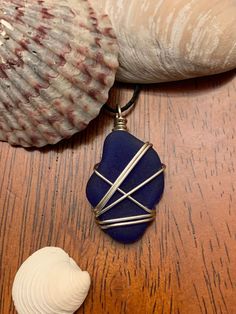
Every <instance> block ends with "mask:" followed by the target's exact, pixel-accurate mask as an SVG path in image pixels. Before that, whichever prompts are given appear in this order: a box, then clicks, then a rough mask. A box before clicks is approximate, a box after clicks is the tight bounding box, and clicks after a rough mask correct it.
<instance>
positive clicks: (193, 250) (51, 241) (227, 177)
mask: <svg viewBox="0 0 236 314" xmlns="http://www.w3.org/2000/svg"><path fill="white" fill-rule="evenodd" d="M129 96H130V91H128V90H124V89H122V90H120V89H119V91H114V92H113V93H112V96H111V99H120V100H125V99H128V98H129ZM111 126H112V119H111V118H110V117H108V116H104V115H103V116H101V117H99V118H98V119H97V120H95V121H94V122H92V123H91V125H90V126H89V128H88V129H87V130H86V131H84V132H82V133H81V134H78V135H76V136H74V137H73V139H71V140H69V141H67V142H64V143H60V144H59V145H56V146H55V147H47V148H44V149H41V150H25V149H22V148H12V147H10V146H9V145H8V144H6V143H0V228H1V229H0V267H1V269H0V271H1V274H0V276H1V277H0V302H1V303H0V313H4V314H8V313H14V310H13V305H12V303H11V287H12V282H13V278H14V275H15V273H16V270H17V268H18V267H19V265H20V264H21V263H22V262H23V261H24V260H25V259H26V258H27V257H28V256H29V255H30V254H31V253H33V252H34V251H35V250H37V249H39V248H41V247H44V246H48V245H52V246H59V247H62V248H64V249H65V250H66V251H67V252H68V253H69V254H70V255H71V256H72V257H73V258H74V259H75V260H76V261H77V262H78V263H79V265H80V266H81V267H82V268H84V269H87V270H88V271H89V272H90V274H91V277H92V286H91V290H90V293H89V295H88V298H87V299H86V302H85V303H84V306H83V307H82V308H81V310H80V311H79V313H86V314H99V313H110V314H118V313H122V314H123V313H125V314H126V313H127V314H129V313H135V314H139V313H140V314H151V313H158V314H159V313H178V314H198V313H230V314H234V313H236V77H235V71H233V72H230V73H226V74H222V75H217V76H214V77H209V78H201V79H195V80H190V81H184V82H177V83H168V84H162V85H156V86H151V87H147V88H145V89H144V91H143V92H142V95H141V97H140V100H139V103H138V105H137V107H136V108H135V110H134V111H133V112H132V113H131V114H130V115H129V128H130V130H131V131H132V133H133V134H135V135H136V136H138V137H139V138H141V139H143V140H148V141H151V142H152V143H153V144H154V146H155V147H156V149H157V151H158V152H159V155H160V157H161V159H162V161H163V162H164V163H165V164H166V165H167V171H166V189H165V194H164V197H163V199H162V201H161V203H160V205H159V206H158V208H157V217H156V221H155V223H153V224H152V225H151V226H150V227H149V228H148V230H147V232H146V234H145V235H144V237H143V239H142V240H141V241H139V242H137V243H136V244H133V245H129V246H124V245H120V244H117V243H114V242H112V241H111V239H110V238H109V237H107V236H106V235H104V233H102V232H101V231H100V230H99V229H98V227H97V226H96V225H95V223H94V218H93V214H92V212H91V210H90V206H89V204H88V202H87V200H86V197H85V186H86V182H87V180H88V178H89V176H90V174H91V172H92V169H93V165H94V164H95V163H97V162H98V161H99V159H100V155H101V146H102V143H103V140H104V138H105V136H106V134H108V132H109V131H110V129H111ZM32 314H35V313H32Z"/></svg>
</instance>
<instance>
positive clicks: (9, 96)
mask: <svg viewBox="0 0 236 314" xmlns="http://www.w3.org/2000/svg"><path fill="white" fill-rule="evenodd" d="M0 87H1V92H0V99H1V100H2V96H3V95H4V94H6V95H7V102H9V101H11V102H12V103H13V100H12V94H11V93H10V91H9V93H8V92H7V90H8V89H7V88H6V89H5V90H6V92H4V88H3V85H2V81H1V80H0ZM2 104H3V105H4V101H3V100H2ZM4 107H5V106H4ZM5 109H7V108H6V107H5ZM19 112H20V115H22V113H21V111H20V110H18V109H16V108H15V109H14V110H12V111H11V115H12V117H13V121H14V122H15V123H16V122H17V125H18V126H20V127H21V129H18V128H17V130H18V131H23V128H22V126H21V125H20V124H19V116H18V113H19ZM1 114H4V112H2V113H1ZM4 116H5V115H4ZM8 121H9V124H10V126H13V125H12V119H8ZM31 125H32V124H31ZM14 129H16V127H14ZM24 141H25V142H26V143H27V144H28V145H30V143H31V141H30V138H29V136H27V134H25V136H24Z"/></svg>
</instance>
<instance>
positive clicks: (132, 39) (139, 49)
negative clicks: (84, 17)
mask: <svg viewBox="0 0 236 314" xmlns="http://www.w3.org/2000/svg"><path fill="white" fill-rule="evenodd" d="M92 3H93V5H95V6H97V7H100V8H101V10H102V11H103V12H105V13H107V14H108V15H109V17H110V19H111V22H112V25H113V28H114V31H115V33H116V36H117V39H118V43H119V48H120V56H119V63H120V68H119V71H118V73H117V79H118V80H120V81H124V82H141V83H157V82H165V81H173V80H181V79H186V78H191V77H197V76H203V75H210V74H215V73H220V72H225V71H228V70H231V69H234V68H236V23H235V19H236V1H235V0H226V1H218V0H211V1H206V0H191V1H189V0H175V1H174V0H129V1H124V0H92Z"/></svg>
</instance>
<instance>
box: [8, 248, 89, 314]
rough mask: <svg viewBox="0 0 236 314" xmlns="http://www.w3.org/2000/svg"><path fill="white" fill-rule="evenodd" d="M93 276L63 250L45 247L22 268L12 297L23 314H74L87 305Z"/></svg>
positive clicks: (15, 282)
mask: <svg viewBox="0 0 236 314" xmlns="http://www.w3.org/2000/svg"><path fill="white" fill-rule="evenodd" d="M89 288H90V276H89V274H88V273H87V272H86V271H82V270H81V269H80V268H79V266H78V265H77V264H76V263H75V261H74V260H73V259H72V258H70V257H69V255H68V254H66V253H65V252H64V251H63V250H62V249H60V248H57V247H45V248H43V249H40V250H38V251H36V252H35V253H34V254H32V255H31V256H30V257H29V258H28V259H27V260H26V261H25V262H24V263H23V264H22V265H21V267H20V268H19V270H18V272H17V274H16V276H15V279H14V283H13V288H12V298H13V301H14V305H15V307H16V310H17V312H18V313H19V314H70V313H74V312H75V311H76V310H77V309H78V308H79V307H80V306H81V304H82V303H83V302H84V300H85V298H86V296H87V294H88V291H89Z"/></svg>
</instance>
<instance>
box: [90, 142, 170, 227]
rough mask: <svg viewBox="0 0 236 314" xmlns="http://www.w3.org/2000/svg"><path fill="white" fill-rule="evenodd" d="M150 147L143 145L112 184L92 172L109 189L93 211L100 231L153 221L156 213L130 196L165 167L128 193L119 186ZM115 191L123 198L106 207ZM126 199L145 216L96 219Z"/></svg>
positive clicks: (148, 144)
mask: <svg viewBox="0 0 236 314" xmlns="http://www.w3.org/2000/svg"><path fill="white" fill-rule="evenodd" d="M151 147H152V144H150V143H145V144H144V145H143V146H142V147H141V148H140V149H139V151H138V152H137V153H136V154H135V156H134V157H133V158H132V159H131V161H130V162H129V163H128V165H127V166H126V167H125V169H124V170H123V171H122V172H121V174H120V175H119V176H118V178H117V179H116V180H115V182H114V183H112V182H111V181H109V180H108V179H107V178H106V177H104V176H103V175H102V174H101V173H99V172H98V171H97V170H96V169H95V170H94V173H95V174H96V175H97V176H98V177H100V178H101V179H102V180H104V181H105V182H106V183H108V184H109V185H110V186H111V187H110V189H109V190H108V191H107V193H106V194H105V195H104V197H103V198H102V199H101V201H100V202H99V203H98V205H97V206H96V208H95V209H94V212H95V216H96V222H97V224H99V225H100V228H101V229H109V228H113V227H121V226H129V225H136V224H140V223H145V222H150V221H152V220H153V219H155V214H156V211H155V210H154V209H149V208H147V207H146V206H144V205H143V204H141V203H140V202H138V201H137V200H136V199H134V198H133V197H132V196H131V195H132V194H133V193H135V192H136V191H138V190H139V189H141V188H142V187H143V186H145V185H146V184H148V183H149V182H151V181H152V180H154V179H155V178H156V177H157V176H159V175H160V174H161V173H162V172H164V170H165V168H166V166H165V165H164V164H162V167H161V169H159V170H158V171H157V172H156V173H155V174H153V175H152V176H150V177H149V178H148V179H146V180H145V181H143V182H142V183H140V184H139V185H138V186H136V187H135V188H133V189H132V190H131V191H129V192H127V193H126V192H124V191H123V190H122V189H120V185H121V184H122V183H123V182H124V180H125V179H126V178H127V177H128V175H129V174H130V172H131V171H132V170H133V168H134V167H135V166H136V165H137V163H138V162H139V161H140V160H141V159H142V158H143V156H144V155H145V154H146V152H147V151H148V150H149V148H151ZM116 191H119V192H120V193H121V194H123V196H121V197H120V198H119V199H117V200H116V201H114V202H113V203H112V204H110V205H108V206H106V204H107V203H108V202H109V200H110V199H111V197H112V196H113V195H114V194H115V192H116ZM126 198H128V199H129V200H131V201H132V202H134V203H135V204H136V205H138V206H139V207H140V208H142V209H143V210H144V211H145V212H146V213H147V214H143V215H136V216H129V217H123V218H115V219H109V220H104V221H100V220H99V219H98V217H99V216H101V215H102V214H104V213H106V212H107V211H108V210H110V209H111V208H113V207H114V206H115V205H117V204H118V203H120V202H122V201H123V200H124V199H126Z"/></svg>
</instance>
